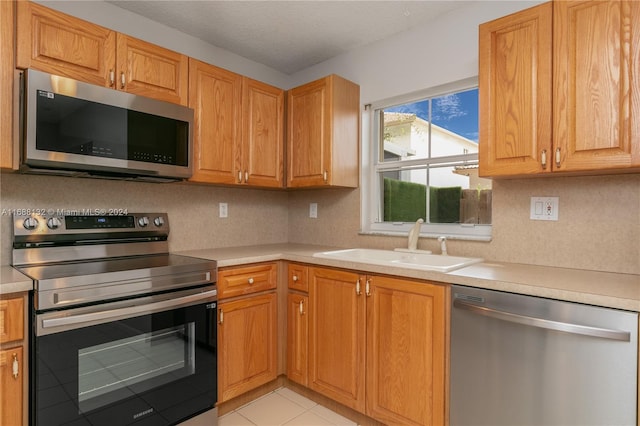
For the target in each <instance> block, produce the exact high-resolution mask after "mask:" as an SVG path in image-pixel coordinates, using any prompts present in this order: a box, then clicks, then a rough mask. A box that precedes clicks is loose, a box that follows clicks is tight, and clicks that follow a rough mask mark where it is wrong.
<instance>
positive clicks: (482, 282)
mask: <svg viewBox="0 0 640 426" xmlns="http://www.w3.org/2000/svg"><path fill="white" fill-rule="evenodd" d="M337 249H344V248H340V247H327V246H315V245H302V244H271V245H260V246H245V247H231V248H216V249H201V250H188V251H183V252H179V253H175V254H180V255H184V256H193V257H199V258H203V259H210V260H216V261H217V262H218V267H219V268H223V267H227V266H236V265H243V264H248V263H257V262H268V261H276V260H287V261H293V262H301V263H312V264H316V265H321V266H329V267H335V268H344V269H351V270H355V271H362V272H365V273H373V274H386V275H394V276H399V277H405V278H414V279H420V280H428V281H435V282H441V283H447V284H459V285H466V286H470V287H480V288H486V289H491V290H501V291H508V292H513V293H520V294H527V295H531V296H539V297H547V298H551V299H558V300H566V301H570V302H579V303H586V304H590V305H597V306H605V307H610V308H618V309H626V310H630V311H636V312H640V275H632V274H616V273H610V272H597V271H583V270H577V269H569V268H553V267H546V266H535V265H525V264H516V263H503V262H490V261H487V262H484V263H479V264H475V265H471V266H468V267H466V268H462V269H458V270H456V271H453V272H449V273H441V272H435V271H422V270H418V269H408V268H404V267H402V266H380V265H375V264H366V263H359V262H358V263H356V262H349V261H343V260H334V259H325V258H319V257H314V256H313V254H314V253H317V252H321V251H328V250H337ZM1 268H2V269H1V277H0V293H16V292H22V291H29V290H31V289H32V288H33V283H32V281H31V280H30V279H29V278H28V277H26V276H25V275H23V274H21V273H20V272H18V271H17V270H15V269H14V268H12V267H11V266H2V267H1Z"/></svg>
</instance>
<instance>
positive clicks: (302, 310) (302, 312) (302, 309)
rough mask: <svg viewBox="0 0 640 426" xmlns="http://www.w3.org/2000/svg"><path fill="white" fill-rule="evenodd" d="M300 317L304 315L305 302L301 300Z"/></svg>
mask: <svg viewBox="0 0 640 426" xmlns="http://www.w3.org/2000/svg"><path fill="white" fill-rule="evenodd" d="M300 315H304V300H300Z"/></svg>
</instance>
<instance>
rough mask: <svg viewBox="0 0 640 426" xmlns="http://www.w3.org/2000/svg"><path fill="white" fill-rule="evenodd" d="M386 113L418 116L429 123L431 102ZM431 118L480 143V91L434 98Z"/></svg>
mask: <svg viewBox="0 0 640 426" xmlns="http://www.w3.org/2000/svg"><path fill="white" fill-rule="evenodd" d="M385 112H402V113H411V114H416V115H417V116H418V117H419V118H422V119H424V120H426V121H429V100H424V101H419V102H414V103H411V104H404V105H398V106H395V107H392V108H386V109H385ZM431 116H432V123H433V124H435V125H437V126H440V127H442V128H444V129H447V130H449V131H450V132H453V133H456V134H458V135H460V136H462V137H464V138H467V139H469V140H472V141H474V142H476V143H478V89H472V90H467V91H464V92H458V93H452V94H448V95H444V96H440V97H437V98H433V102H432V111H431Z"/></svg>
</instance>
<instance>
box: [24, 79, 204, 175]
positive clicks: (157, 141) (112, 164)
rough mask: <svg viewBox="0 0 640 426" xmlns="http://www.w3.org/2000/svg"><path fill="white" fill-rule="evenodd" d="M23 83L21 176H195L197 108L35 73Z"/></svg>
mask: <svg viewBox="0 0 640 426" xmlns="http://www.w3.org/2000/svg"><path fill="white" fill-rule="evenodd" d="M23 80H24V86H23V90H24V91H23V92H22V97H21V98H22V99H23V102H24V105H23V117H22V118H23V119H22V126H23V127H22V129H23V132H24V133H23V137H22V141H23V147H22V152H21V155H22V157H21V170H22V171H24V172H36V173H37V172H52V173H59V174H80V175H82V176H84V175H88V176H96V177H115V178H118V177H122V178H132V177H140V178H143V179H144V178H147V180H154V179H158V180H161V181H162V180H164V178H168V179H185V178H189V177H190V176H191V174H192V161H191V155H192V147H193V110H192V109H190V108H187V107H184V106H181V105H176V104H172V103H169V102H162V101H158V100H155V99H150V98H146V97H143V96H137V95H133V94H130V93H126V92H122V91H119V90H114V89H109V88H106V87H100V86H96V85H93V84H88V83H83V82H80V81H76V80H73V79H70V78H66V77H60V76H56V75H52V74H47V73H43V72H40V71H35V70H26V71H25V72H24V74H23Z"/></svg>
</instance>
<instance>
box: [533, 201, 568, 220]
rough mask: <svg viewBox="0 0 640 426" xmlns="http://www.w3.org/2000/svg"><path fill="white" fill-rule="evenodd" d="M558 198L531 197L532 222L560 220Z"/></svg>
mask: <svg viewBox="0 0 640 426" xmlns="http://www.w3.org/2000/svg"><path fill="white" fill-rule="evenodd" d="M559 202H560V198H558V197H531V214H530V216H529V217H530V218H531V220H553V221H557V220H558V205H559Z"/></svg>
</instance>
